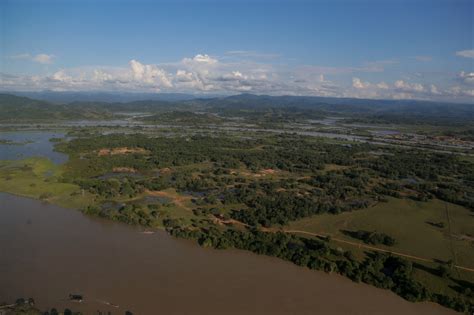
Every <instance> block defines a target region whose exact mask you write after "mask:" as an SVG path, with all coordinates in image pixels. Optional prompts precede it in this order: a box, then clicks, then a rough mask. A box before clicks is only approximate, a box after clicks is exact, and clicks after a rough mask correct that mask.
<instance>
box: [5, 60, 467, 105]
mask: <svg viewBox="0 0 474 315" xmlns="http://www.w3.org/2000/svg"><path fill="white" fill-rule="evenodd" d="M229 55H231V56H232V58H230V59H229V58H228V56H229ZM235 56H238V58H234V57H235ZM262 56H263V57H262ZM14 58H16V59H25V60H30V61H34V62H38V63H41V64H48V63H51V62H52V60H53V58H54V56H53V55H46V54H39V55H35V56H31V55H29V54H23V55H18V56H14ZM256 58H258V59H259V60H256ZM261 58H263V59H264V61H262V60H261ZM272 58H274V55H264V54H257V53H255V52H246V51H234V52H228V53H226V54H225V55H224V56H223V57H216V56H211V55H208V54H197V55H195V56H194V57H187V58H183V59H182V60H180V61H177V62H174V63H168V64H145V63H143V62H141V61H139V60H136V59H132V60H130V61H129V62H128V65H126V66H123V67H79V68H68V69H60V70H57V71H54V72H52V73H49V74H46V75H30V76H28V75H12V74H5V73H3V74H1V77H0V78H1V87H2V89H3V90H6V91H8V90H10V91H13V90H16V91H26V90H27V91H32V90H45V89H47V90H53V91H132V92H133V91H135V92H184V93H212V94H236V93H242V92H247V93H255V94H270V95H313V96H333V97H357V98H384V99H426V100H433V99H439V100H454V101H469V100H471V101H472V96H473V95H474V73H473V72H466V71H462V72H460V73H458V74H457V75H456V76H455V77H454V78H452V83H453V84H451V85H450V86H448V87H445V88H441V87H440V86H438V85H436V84H434V83H426V82H413V81H412V80H409V79H407V78H400V79H395V80H393V81H392V82H388V81H379V82H370V81H369V80H364V79H362V78H361V77H360V75H362V76H364V75H370V74H377V73H381V72H383V71H384V70H385V67H387V66H390V65H394V64H397V63H398V61H397V60H383V61H375V62H369V63H365V64H362V65H361V66H357V67H323V66H313V65H303V66H293V67H291V66H288V65H281V64H278V66H277V65H275V64H273V63H269V62H267V61H268V59H272ZM341 76H345V77H346V78H348V79H349V80H350V81H349V82H347V83H345V84H344V83H341V80H338V83H336V82H334V81H333V80H332V79H334V78H336V77H337V78H340V77H341ZM329 78H331V79H329Z"/></svg>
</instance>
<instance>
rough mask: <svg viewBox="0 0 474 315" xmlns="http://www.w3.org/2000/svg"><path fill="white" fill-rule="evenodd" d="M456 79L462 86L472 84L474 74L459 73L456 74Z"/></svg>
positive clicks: (473, 82)
mask: <svg viewBox="0 0 474 315" xmlns="http://www.w3.org/2000/svg"><path fill="white" fill-rule="evenodd" d="M458 79H459V81H461V82H462V83H463V84H468V85H470V84H474V72H465V71H461V72H460V73H459V74H458Z"/></svg>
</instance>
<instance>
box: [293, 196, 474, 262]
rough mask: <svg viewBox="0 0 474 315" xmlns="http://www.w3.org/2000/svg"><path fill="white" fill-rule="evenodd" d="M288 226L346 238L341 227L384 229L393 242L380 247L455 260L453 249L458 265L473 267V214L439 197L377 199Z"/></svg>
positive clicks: (378, 230)
mask: <svg viewBox="0 0 474 315" xmlns="http://www.w3.org/2000/svg"><path fill="white" fill-rule="evenodd" d="M446 207H447V208H448V211H449V216H450V223H451V233H450V232H449V224H448V219H447V214H446ZM428 222H432V223H441V222H442V223H443V224H444V227H442V228H440V227H436V226H433V225H431V224H429V223H428ZM289 228H290V229H294V230H303V231H308V232H313V233H323V234H330V235H331V236H333V237H337V238H340V239H346V240H349V241H354V239H352V238H351V237H349V236H346V235H345V234H344V233H343V232H342V231H343V230H351V231H355V230H366V231H377V232H383V233H386V234H388V235H390V236H392V237H394V238H395V239H396V244H395V245H394V246H392V247H386V246H385V247H384V246H383V245H379V247H384V248H386V249H392V250H394V251H400V252H403V253H406V254H410V255H416V256H421V257H425V258H429V259H438V260H442V261H448V260H450V259H453V260H454V257H453V250H454V251H455V254H456V258H457V263H458V264H459V265H466V266H469V267H473V268H474V239H471V240H469V236H470V237H472V236H473V235H474V215H473V213H472V212H470V211H469V210H468V209H466V208H463V207H461V206H457V205H454V204H447V203H445V202H443V201H440V200H431V201H429V202H417V201H413V200H409V199H395V198H391V199H389V202H386V203H379V204H377V205H376V206H374V207H371V208H369V209H364V210H359V211H353V212H346V213H342V214H339V215H331V214H324V215H317V216H313V217H310V218H305V219H302V220H298V221H295V222H292V223H291V224H290V226H289ZM450 236H451V237H450ZM463 238H464V239H463Z"/></svg>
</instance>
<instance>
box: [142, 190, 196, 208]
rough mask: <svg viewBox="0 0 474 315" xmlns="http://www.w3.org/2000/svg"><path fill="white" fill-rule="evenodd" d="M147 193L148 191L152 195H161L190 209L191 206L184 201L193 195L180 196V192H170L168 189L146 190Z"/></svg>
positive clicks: (179, 205)
mask: <svg viewBox="0 0 474 315" xmlns="http://www.w3.org/2000/svg"><path fill="white" fill-rule="evenodd" d="M145 193H147V194H149V195H151V196H159V197H165V198H169V199H171V201H172V202H173V203H174V204H175V205H177V206H178V207H181V208H184V209H187V210H190V209H189V207H188V206H186V205H185V204H184V202H186V201H188V200H190V199H191V197H189V196H180V195H178V194H173V193H170V192H168V191H162V190H146V191H145Z"/></svg>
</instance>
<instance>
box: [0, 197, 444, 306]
mask: <svg viewBox="0 0 474 315" xmlns="http://www.w3.org/2000/svg"><path fill="white" fill-rule="evenodd" d="M141 232H142V231H141V229H139V228H133V227H130V226H125V225H122V224H118V223H114V222H110V221H105V220H99V219H95V218H91V217H87V216H84V215H83V214H81V213H80V212H79V211H75V210H68V209H62V208H59V207H56V206H52V205H48V204H44V203H41V202H39V201H36V200H31V199H27V198H22V197H17V196H13V195H8V194H4V193H0V250H1V255H0V300H2V301H14V300H15V299H16V298H18V297H34V298H35V300H36V303H37V305H38V306H39V307H40V308H43V309H44V308H48V307H52V306H55V307H59V308H64V307H69V308H71V309H73V310H81V311H83V312H85V314H92V313H95V312H96V311H97V310H101V311H111V312H112V314H124V312H125V311H126V310H130V311H132V312H133V313H134V314H405V315H408V314H430V315H433V314H450V313H451V311H449V310H447V309H444V308H442V307H440V306H438V305H435V304H431V303H417V304H413V303H410V302H407V301H405V300H403V299H401V298H399V297H398V296H396V295H395V294H393V293H391V292H389V291H385V290H380V289H376V288H373V287H370V286H367V285H364V284H356V283H353V282H351V281H350V280H348V279H346V278H343V277H340V276H338V275H328V274H325V273H323V272H316V271H310V270H307V269H305V268H301V267H297V266H295V265H293V264H291V263H287V262H284V261H281V260H279V259H276V258H271V257H265V256H258V255H255V254H251V253H248V252H244V251H237V250H224V251H219V250H213V249H204V248H201V247H199V246H197V245H196V244H194V243H193V242H190V241H184V240H178V239H174V238H172V237H170V236H168V235H167V234H166V233H165V232H163V231H156V232H155V233H154V234H143V233H141ZM71 293H74V294H82V295H84V302H82V303H74V302H68V301H67V300H66V298H67V297H68V295H69V294H71ZM108 303H110V304H109V305H108ZM112 304H113V305H114V306H112Z"/></svg>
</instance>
